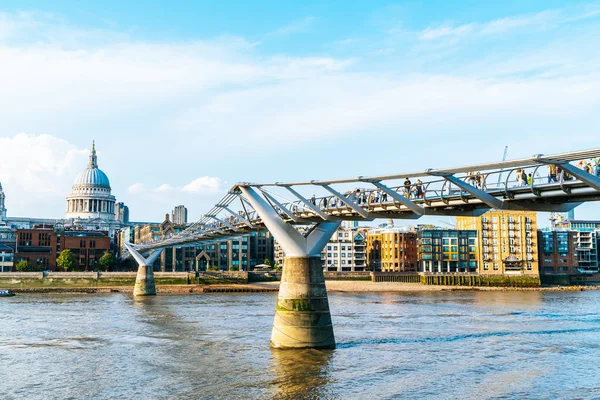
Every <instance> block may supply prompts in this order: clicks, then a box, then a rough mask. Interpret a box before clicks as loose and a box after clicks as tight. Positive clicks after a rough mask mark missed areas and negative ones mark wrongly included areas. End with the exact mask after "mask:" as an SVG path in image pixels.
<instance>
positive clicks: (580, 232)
mask: <svg viewBox="0 0 600 400" xmlns="http://www.w3.org/2000/svg"><path fill="white" fill-rule="evenodd" d="M555 227H556V228H557V229H565V230H570V231H575V232H576V234H577V238H576V239H575V241H576V243H577V262H578V267H579V268H580V269H581V270H582V271H585V272H587V273H593V272H598V270H599V268H600V254H599V253H600V221H586V220H565V221H557V222H556V223H555Z"/></svg>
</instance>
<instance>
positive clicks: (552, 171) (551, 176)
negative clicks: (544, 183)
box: [548, 164, 556, 183]
mask: <svg viewBox="0 0 600 400" xmlns="http://www.w3.org/2000/svg"><path fill="white" fill-rule="evenodd" d="M552 182H556V165H554V164H549V165H548V183H552Z"/></svg>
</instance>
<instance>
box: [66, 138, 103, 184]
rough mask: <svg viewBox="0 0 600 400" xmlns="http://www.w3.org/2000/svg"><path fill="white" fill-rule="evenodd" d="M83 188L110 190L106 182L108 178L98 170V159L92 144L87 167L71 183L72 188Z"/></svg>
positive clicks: (94, 146) (94, 145)
mask: <svg viewBox="0 0 600 400" xmlns="http://www.w3.org/2000/svg"><path fill="white" fill-rule="evenodd" d="M81 186H85V187H87V188H89V187H97V188H103V189H109V190H110V182H109V180H108V176H106V174H105V173H104V172H103V171H102V170H101V169H100V168H98V157H97V156H96V144H95V143H93V144H92V151H91V152H90V161H89V162H88V167H87V168H86V169H85V170H83V171H82V172H81V173H80V174H79V175H77V177H76V178H75V182H73V188H76V187H81Z"/></svg>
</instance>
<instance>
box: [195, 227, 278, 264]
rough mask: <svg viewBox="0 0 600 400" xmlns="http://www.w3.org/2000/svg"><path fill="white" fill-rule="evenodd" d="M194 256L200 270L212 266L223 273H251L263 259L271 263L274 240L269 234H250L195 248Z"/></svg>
mask: <svg viewBox="0 0 600 400" xmlns="http://www.w3.org/2000/svg"><path fill="white" fill-rule="evenodd" d="M196 254H197V255H196V260H197V266H198V268H199V269H202V270H203V269H206V268H207V267H208V266H213V267H216V268H217V269H219V270H223V271H226V270H229V269H234V270H239V271H251V270H252V269H254V268H255V267H256V266H257V265H260V264H263V263H264V262H265V259H268V260H269V262H271V263H272V262H273V259H274V240H273V236H272V235H271V233H270V232H250V233H248V234H246V235H241V236H239V237H236V238H233V239H229V240H226V241H222V242H215V243H210V244H206V245H200V246H197V247H196ZM275 262H276V261H275ZM280 265H281V264H280Z"/></svg>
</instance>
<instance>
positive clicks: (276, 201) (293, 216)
mask: <svg viewBox="0 0 600 400" xmlns="http://www.w3.org/2000/svg"><path fill="white" fill-rule="evenodd" d="M259 190H260V191H261V193H262V194H263V196H265V197H266V198H267V199H269V201H270V202H271V203H273V204H275V205H276V206H277V207H279V208H280V209H281V211H283V212H284V213H285V215H287V216H288V217H290V218H291V219H292V221H294V222H298V219H299V218H298V217H297V216H296V215H295V214H294V213H293V212H291V211H290V210H288V209H287V207H285V206H284V205H283V204H281V203H280V202H279V201H278V200H277V199H275V197H273V196H272V195H271V194H270V193H269V192H267V191H266V190H263V189H262V188H259Z"/></svg>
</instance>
